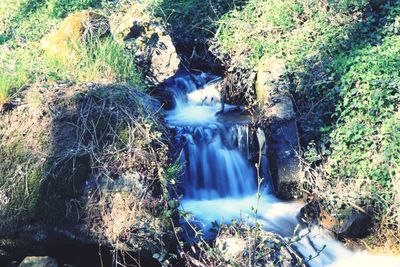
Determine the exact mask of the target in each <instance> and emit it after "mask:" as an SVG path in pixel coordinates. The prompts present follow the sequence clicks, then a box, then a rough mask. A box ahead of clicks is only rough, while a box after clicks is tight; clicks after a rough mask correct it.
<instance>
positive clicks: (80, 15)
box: [41, 11, 110, 62]
mask: <svg viewBox="0 0 400 267" xmlns="http://www.w3.org/2000/svg"><path fill="white" fill-rule="evenodd" d="M109 28H110V27H109V23H108V20H107V18H106V17H104V16H103V15H100V14H98V13H95V12H92V11H81V12H76V13H73V14H71V15H69V16H68V17H67V18H65V19H64V20H63V21H62V22H61V24H60V26H59V27H58V28H57V29H56V30H55V31H53V32H51V33H50V34H49V35H47V36H45V37H44V38H43V40H42V41H41V46H42V48H43V49H44V51H45V52H46V54H47V55H48V56H50V57H54V58H56V59H58V60H61V61H68V62H77V61H78V60H79V53H77V49H78V48H79V46H80V45H81V44H84V43H87V42H88V41H89V40H90V39H91V38H100V37H103V36H106V35H107V34H108V33H109Z"/></svg>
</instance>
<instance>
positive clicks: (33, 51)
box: [0, 0, 145, 103]
mask: <svg viewBox="0 0 400 267" xmlns="http://www.w3.org/2000/svg"><path fill="white" fill-rule="evenodd" d="M101 4H102V1H93V0H85V1H78V0H75V1H64V0H51V1H44V0H18V1H9V0H6V1H4V2H2V3H1V4H0V21H2V23H1V24H0V46H1V52H0V59H1V62H0V68H1V69H2V72H1V74H0V103H5V102H7V101H8V98H9V97H10V96H13V95H14V94H16V93H18V91H19V90H20V89H21V88H24V86H26V85H28V84H30V83H34V82H38V81H46V80H47V81H66V80H69V81H75V82H88V81H105V80H108V81H110V82H112V81H114V82H121V83H126V84H129V85H134V86H137V87H139V88H141V89H143V90H144V89H145V86H144V83H143V82H142V75H141V73H139V72H138V71H137V69H136V66H135V64H134V56H133V54H132V52H129V51H127V50H125V48H124V46H123V45H122V44H119V43H117V42H116V41H114V40H113V39H112V37H111V36H108V37H106V38H100V37H96V36H94V37H93V38H92V39H91V40H90V41H89V42H86V43H82V44H80V45H79V47H77V48H75V49H76V53H78V54H79V56H80V62H79V64H78V65H77V66H74V65H73V64H72V62H63V61H60V60H58V59H56V58H55V57H53V58H52V57H49V56H48V55H44V53H43V51H42V50H41V46H40V41H41V40H42V38H43V37H44V36H46V34H48V33H49V32H51V31H52V30H54V29H55V28H56V27H57V25H58V24H59V22H60V21H61V19H62V18H63V17H65V16H67V15H68V14H70V13H71V12H74V11H78V10H82V9H87V8H94V7H99V6H100V5H101Z"/></svg>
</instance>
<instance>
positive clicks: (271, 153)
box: [256, 58, 301, 200]
mask: <svg viewBox="0 0 400 267" xmlns="http://www.w3.org/2000/svg"><path fill="white" fill-rule="evenodd" d="M284 71H285V66H284V64H283V62H282V61H280V60H278V59H276V58H271V59H267V60H265V61H264V62H263V64H261V65H260V66H259V69H258V74H257V86H256V92H257V98H258V100H259V102H260V108H261V111H262V114H263V115H262V116H263V117H264V120H265V121H266V125H265V127H266V128H267V132H268V134H269V137H268V138H267V139H268V143H267V147H268V157H269V159H270V165H269V167H270V172H271V175H272V180H273V184H274V190H275V193H276V195H277V196H278V197H280V198H282V199H286V200H289V199H293V198H296V197H297V196H298V186H299V184H300V177H301V168H300V160H299V158H298V155H299V149H300V146H299V138H298V130H297V124H296V114H295V112H294V110H293V103H292V99H291V97H290V95H289V92H288V90H287V88H285V87H284V85H282V84H281V83H280V82H279V78H280V76H281V75H282V74H283V73H284Z"/></svg>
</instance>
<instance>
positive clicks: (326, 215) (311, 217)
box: [299, 201, 372, 238]
mask: <svg viewBox="0 0 400 267" xmlns="http://www.w3.org/2000/svg"><path fill="white" fill-rule="evenodd" d="M299 217H300V219H301V220H302V221H303V222H306V223H318V224H320V225H321V226H322V227H323V228H325V229H327V230H329V231H331V232H333V233H334V234H336V235H338V236H341V237H347V238H363V237H366V236H367V235H368V234H369V233H370V229H371V227H372V218H371V216H369V215H368V214H367V213H364V212H361V211H359V210H355V209H354V208H351V207H348V208H345V209H344V210H342V211H340V212H337V213H335V214H332V213H331V212H329V211H327V210H326V209H324V208H323V207H322V206H321V205H320V204H319V203H318V202H317V201H312V202H310V203H308V204H307V205H305V206H304V207H303V208H302V209H301V210H300V214H299Z"/></svg>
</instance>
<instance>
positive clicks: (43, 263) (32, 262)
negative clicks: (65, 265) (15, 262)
mask: <svg viewBox="0 0 400 267" xmlns="http://www.w3.org/2000/svg"><path fill="white" fill-rule="evenodd" d="M19 267H58V263H57V261H56V260H55V259H53V258H50V257H47V256H44V257H36V256H31V257H26V258H25V259H24V260H23V261H22V262H21V263H20V265H19Z"/></svg>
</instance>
